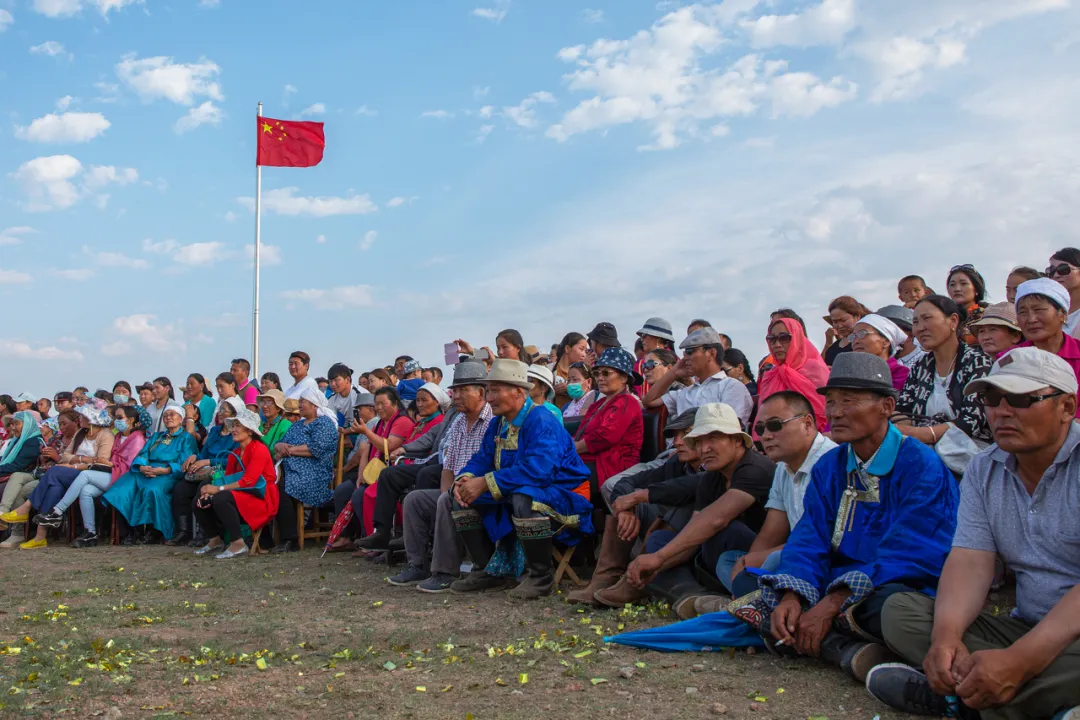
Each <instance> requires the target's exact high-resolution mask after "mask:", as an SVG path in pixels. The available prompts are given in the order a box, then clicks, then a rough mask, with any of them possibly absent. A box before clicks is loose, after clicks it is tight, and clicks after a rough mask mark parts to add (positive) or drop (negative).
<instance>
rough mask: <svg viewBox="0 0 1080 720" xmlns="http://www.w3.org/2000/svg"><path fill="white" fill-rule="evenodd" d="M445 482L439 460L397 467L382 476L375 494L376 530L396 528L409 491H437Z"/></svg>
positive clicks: (388, 469)
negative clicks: (395, 519)
mask: <svg viewBox="0 0 1080 720" xmlns="http://www.w3.org/2000/svg"><path fill="white" fill-rule="evenodd" d="M441 481H442V465H440V464H439V461H438V460H437V459H435V460H430V461H429V462H427V463H424V464H419V463H418V464H415V465H395V466H393V467H388V468H386V469H385V470H383V471H382V472H381V473H379V483H378V487H377V488H376V493H377V494H376V495H375V514H374V525H375V531H376V532H378V531H380V530H382V531H384V532H390V531H391V529H393V527H394V512H395V511H396V510H397V506H398V503H399V502H401V501H402V500H403V499H404V498H405V496H406V495H408V494H409V491H410V490H438V489H439V485H440V483H441Z"/></svg>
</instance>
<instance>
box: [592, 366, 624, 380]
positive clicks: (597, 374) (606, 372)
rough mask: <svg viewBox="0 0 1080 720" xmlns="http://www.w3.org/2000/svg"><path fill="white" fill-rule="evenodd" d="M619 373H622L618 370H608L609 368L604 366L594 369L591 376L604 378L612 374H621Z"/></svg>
mask: <svg viewBox="0 0 1080 720" xmlns="http://www.w3.org/2000/svg"><path fill="white" fill-rule="evenodd" d="M621 374H622V373H620V372H619V371H618V370H610V369H608V368H604V369H602V370H594V371H593V377H603V378H606V377H611V376H612V375H621Z"/></svg>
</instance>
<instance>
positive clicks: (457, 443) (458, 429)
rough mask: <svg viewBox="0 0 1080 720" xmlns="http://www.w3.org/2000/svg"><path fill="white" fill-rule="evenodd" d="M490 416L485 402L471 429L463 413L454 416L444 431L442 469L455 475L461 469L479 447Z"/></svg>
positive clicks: (489, 407)
mask: <svg viewBox="0 0 1080 720" xmlns="http://www.w3.org/2000/svg"><path fill="white" fill-rule="evenodd" d="M491 417H492V415H491V406H490V405H488V404H486V403H485V404H484V409H483V411H482V412H481V413H480V418H479V420H477V422H476V424H475V425H473V427H472V429H471V430H470V429H469V421H468V419H467V418H466V417H465V413H461V414H459V415H458V416H457V417H456V418H454V420H453V422H452V423H451V424H450V428H449V429H448V430H447V431H446V452H445V454H444V455H443V469H444V470H449V471H450V472H451V473H453V474H454V476H455V477H457V474H458V473H460V472H461V469H462V468H463V467H465V465H466V463H468V462H469V460H471V459H472V456H473V455H475V454H476V451H477V450H479V449H480V444H481V442H483V440H484V433H486V432H487V428H488V424H489V423H490V422H491Z"/></svg>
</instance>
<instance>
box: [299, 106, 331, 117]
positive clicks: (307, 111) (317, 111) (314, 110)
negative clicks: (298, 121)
mask: <svg viewBox="0 0 1080 720" xmlns="http://www.w3.org/2000/svg"><path fill="white" fill-rule="evenodd" d="M324 114H326V104H325V103H315V104H313V105H308V106H307V107H306V108H304V109H303V110H301V111H300V117H303V116H304V115H324Z"/></svg>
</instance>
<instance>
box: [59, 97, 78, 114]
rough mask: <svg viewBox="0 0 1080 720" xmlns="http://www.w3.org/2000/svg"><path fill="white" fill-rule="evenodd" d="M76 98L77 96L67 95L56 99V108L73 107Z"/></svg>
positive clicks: (61, 109) (62, 109)
mask: <svg viewBox="0 0 1080 720" xmlns="http://www.w3.org/2000/svg"><path fill="white" fill-rule="evenodd" d="M74 99H75V98H73V97H71V96H70V95H65V96H64V97H62V98H60V99H59V100H57V101H56V109H57V110H60V111H64V110H67V109H68V108H69V107H71V103H72V101H73V100H74Z"/></svg>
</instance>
